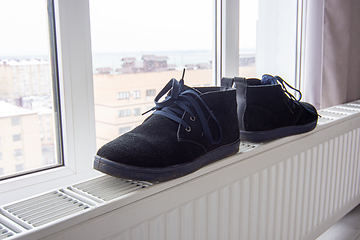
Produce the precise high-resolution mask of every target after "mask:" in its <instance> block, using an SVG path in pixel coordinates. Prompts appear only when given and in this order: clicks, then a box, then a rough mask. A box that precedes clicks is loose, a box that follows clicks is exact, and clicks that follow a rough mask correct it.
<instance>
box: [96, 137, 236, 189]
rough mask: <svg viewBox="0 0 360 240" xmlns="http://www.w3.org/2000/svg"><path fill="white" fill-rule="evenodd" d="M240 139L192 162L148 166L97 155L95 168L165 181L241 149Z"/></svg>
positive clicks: (193, 170)
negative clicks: (155, 166) (119, 161)
mask: <svg viewBox="0 0 360 240" xmlns="http://www.w3.org/2000/svg"><path fill="white" fill-rule="evenodd" d="M239 145H240V140H238V141H236V142H234V143H232V144H229V145H225V146H222V147H219V148H217V149H215V150H213V151H211V152H208V153H206V154H204V155H202V156H201V157H199V158H197V159H195V160H194V161H192V162H189V163H184V164H179V165H174V166H169V167H164V168H148V167H138V166H130V165H126V164H121V163H117V162H113V161H111V160H108V159H106V158H103V157H100V156H97V155H96V156H95V160H94V169H96V170H98V171H100V172H103V173H105V174H108V175H111V176H113V177H117V178H125V179H132V180H137V181H147V182H164V181H168V180H171V179H175V178H179V177H182V176H185V175H188V174H190V173H192V172H195V171H196V170H198V169H200V168H202V167H204V166H206V165H208V164H210V163H213V162H215V161H218V160H220V159H222V158H224V157H228V156H231V155H234V154H236V153H237V152H238V151H239Z"/></svg>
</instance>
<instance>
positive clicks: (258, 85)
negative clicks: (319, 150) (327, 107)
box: [221, 75, 318, 142]
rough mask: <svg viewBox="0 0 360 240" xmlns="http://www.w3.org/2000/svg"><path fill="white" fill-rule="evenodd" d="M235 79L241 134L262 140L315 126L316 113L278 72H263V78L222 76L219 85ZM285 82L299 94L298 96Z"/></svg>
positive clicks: (230, 83)
mask: <svg viewBox="0 0 360 240" xmlns="http://www.w3.org/2000/svg"><path fill="white" fill-rule="evenodd" d="M234 82H235V86H236V92H237V103H238V110H237V111H238V118H239V124H240V126H239V128H240V138H241V140H242V141H250V142H264V141H269V140H273V139H277V138H281V137H286V136H290V135H295V134H299V133H305V132H308V131H311V130H313V129H314V128H315V127H316V124H317V119H318V114H317V111H316V109H315V108H314V107H313V106H312V105H311V104H309V103H305V102H300V99H301V93H300V91H299V90H297V89H294V88H293V87H291V86H290V85H289V84H287V83H286V82H285V81H284V80H283V79H282V78H280V77H279V76H275V77H273V76H271V75H263V77H262V79H261V80H260V79H256V78H251V79H246V78H238V77H235V78H223V79H222V80H221V85H222V86H224V87H230V86H232V84H233V83H234ZM285 84H286V85H287V86H288V87H290V88H291V89H293V90H295V91H297V92H298V93H299V94H300V98H299V99H298V100H296V99H295V97H294V96H293V95H291V94H290V93H289V92H288V91H287V90H286V86H285Z"/></svg>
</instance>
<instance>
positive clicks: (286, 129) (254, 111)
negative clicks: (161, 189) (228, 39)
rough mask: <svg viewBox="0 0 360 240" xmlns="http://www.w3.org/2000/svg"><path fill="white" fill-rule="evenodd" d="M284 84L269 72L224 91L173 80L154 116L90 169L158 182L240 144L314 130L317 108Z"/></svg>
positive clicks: (107, 148)
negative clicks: (259, 77) (292, 92)
mask: <svg viewBox="0 0 360 240" xmlns="http://www.w3.org/2000/svg"><path fill="white" fill-rule="evenodd" d="M234 83H235V88H236V90H235V89H234V88H232V86H233V84H234ZM285 85H288V84H287V83H286V82H285V81H284V80H283V79H282V78H280V77H278V76H275V77H273V76H270V75H264V76H263V77H262V79H261V80H260V79H255V78H252V79H245V78H237V77H235V78H223V79H222V86H221V87H199V88H190V87H188V86H186V85H184V80H183V79H181V80H180V81H177V80H175V79H171V80H170V81H169V83H168V84H167V85H166V86H165V87H164V88H163V90H162V91H161V92H160V93H159V94H158V95H157V96H156V98H155V107H153V108H152V109H151V110H150V111H154V112H153V114H152V115H151V116H149V117H148V118H147V119H146V120H145V121H144V122H143V123H142V124H141V125H139V126H138V127H136V128H135V129H133V130H131V131H130V132H128V133H125V134H123V135H121V136H119V137H118V138H116V139H114V140H113V141H110V142H109V143H107V144H105V145H104V146H102V147H101V148H100V149H99V150H98V152H97V155H96V156H95V161H94V168H95V169H97V170H99V171H101V172H103V173H106V174H109V175H111V176H114V177H120V178H127V179H132V180H141V181H150V182H162V181H167V180H170V179H174V178H178V177H181V176H184V175H187V174H190V173H192V172H194V171H196V170H198V169H200V168H202V167H203V166H205V165H207V164H210V163H212V162H215V161H217V160H219V159H221V158H224V157H226V156H230V155H233V154H235V153H237V152H238V150H239V143H240V139H241V140H242V141H251V142H264V141H269V140H273V139H276V138H281V137H285V136H290V135H294V134H299V133H304V132H308V131H311V130H312V129H314V128H315V126H316V124H317V118H318V114H317V112H316V109H315V108H314V107H313V106H312V105H310V104H308V103H304V102H300V101H299V100H300V99H299V100H296V99H295V97H294V96H293V95H291V94H290V93H289V92H288V91H287V90H286V86H285ZM288 86H289V85H288ZM289 87H290V88H292V87H291V86H289ZM292 89H293V90H296V89H294V88H292ZM296 91H298V90H296ZM298 92H299V91H298ZM299 94H300V98H301V93H300V92H299ZM164 95H166V98H165V100H163V101H161V102H159V100H160V98H161V97H162V96H164Z"/></svg>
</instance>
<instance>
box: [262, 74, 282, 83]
mask: <svg viewBox="0 0 360 240" xmlns="http://www.w3.org/2000/svg"><path fill="white" fill-rule="evenodd" d="M277 84H278V83H277V81H276V78H274V77H273V76H271V75H268V74H264V75H263V76H262V79H261V85H277Z"/></svg>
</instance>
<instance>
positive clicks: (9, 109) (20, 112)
mask: <svg viewBox="0 0 360 240" xmlns="http://www.w3.org/2000/svg"><path fill="white" fill-rule="evenodd" d="M0 109H1V110H0V118H5V117H16V116H24V115H30V114H36V113H37V112H36V111H34V110H30V109H26V108H22V107H18V106H16V105H14V104H11V103H8V102H5V101H0Z"/></svg>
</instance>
